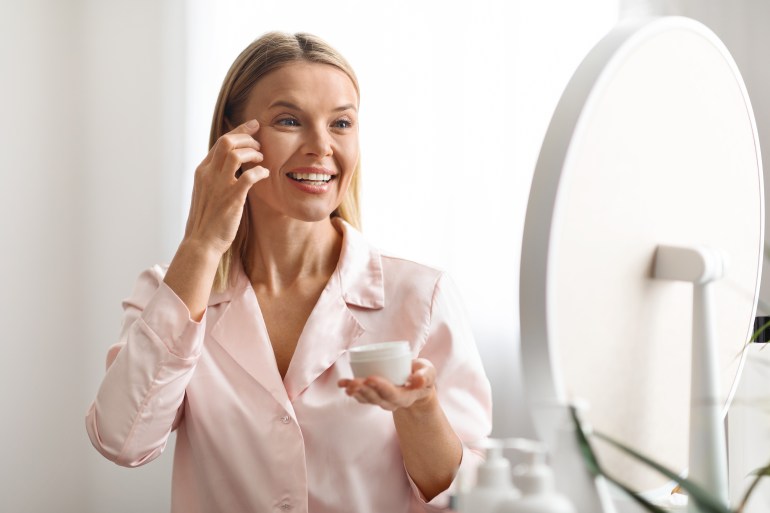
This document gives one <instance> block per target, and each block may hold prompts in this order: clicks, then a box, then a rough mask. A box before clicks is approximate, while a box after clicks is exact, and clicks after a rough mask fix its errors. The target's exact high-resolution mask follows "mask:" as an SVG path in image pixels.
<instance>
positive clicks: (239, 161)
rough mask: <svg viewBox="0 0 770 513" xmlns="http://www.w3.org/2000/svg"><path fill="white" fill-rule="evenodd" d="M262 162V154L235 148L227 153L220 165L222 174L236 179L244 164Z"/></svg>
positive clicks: (253, 150)
mask: <svg viewBox="0 0 770 513" xmlns="http://www.w3.org/2000/svg"><path fill="white" fill-rule="evenodd" d="M263 160H264V157H263V156H262V154H261V153H260V152H258V151H257V150H255V149H254V148H235V149H233V150H230V151H229V152H228V153H227V157H226V158H225V161H224V163H223V164H222V172H223V173H225V174H227V175H228V176H234V177H235V178H237V177H238V176H239V175H238V174H237V173H238V171H239V170H241V168H242V167H243V165H244V164H247V163H250V162H253V163H254V164H259V163H260V162H262V161H263Z"/></svg>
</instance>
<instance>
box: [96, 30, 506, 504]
mask: <svg viewBox="0 0 770 513" xmlns="http://www.w3.org/2000/svg"><path fill="white" fill-rule="evenodd" d="M358 105H359V91H358V84H357V81H356V77H355V75H354V73H353V71H352V69H351V68H350V66H349V64H348V63H347V62H346V61H345V60H344V59H343V58H342V57H341V56H340V55H339V54H338V53H337V52H336V51H334V50H333V49H332V48H330V47H329V46H328V45H327V44H325V43H324V42H323V41H321V40H319V39H318V38H316V37H313V36H310V35H307V34H297V35H295V36H291V35H286V34H280V33H270V34H267V35H265V36H263V37H261V38H260V39H258V40H256V41H255V42H254V43H252V44H251V45H250V46H249V47H248V48H246V49H245V50H244V51H243V52H242V53H241V55H240V56H239V57H238V58H237V59H236V61H235V63H234V64H233V66H232V68H231V69H230V71H229V73H228V75H227V77H226V79H225V82H224V85H223V87H222V90H221V92H220V95H219V99H218V101H217V106H216V109H215V113H214V121H213V124H212V131H211V147H210V151H209V153H208V155H207V156H206V158H205V159H204V160H203V162H202V163H201V164H200V166H199V167H198V169H197V170H196V175H195V185H194V188H193V199H192V204H191V208H190V214H189V218H188V222H187V228H186V231H185V236H184V238H183V240H182V242H181V244H180V245H179V249H178V250H177V252H176V255H175V256H174V258H173V260H172V262H171V264H170V265H169V266H168V267H167V268H162V267H159V266H156V267H154V268H152V269H150V270H149V271H146V272H145V273H144V274H142V275H141V276H140V278H139V281H138V283H137V285H136V288H135V291H134V293H133V294H132V295H131V297H130V298H129V299H127V300H126V301H125V302H124V309H125V316H124V324H123V329H122V334H121V337H120V342H119V343H118V344H117V345H115V346H113V347H112V348H111V349H110V351H109V354H108V364H107V366H108V370H107V373H106V375H105V377H104V381H103V383H102V385H101V387H100V389H99V392H98V394H97V397H96V400H95V401H94V403H93V405H92V407H91V409H90V410H89V412H88V415H87V419H86V421H87V429H88V433H89V436H90V438H91V441H92V443H93V444H94V446H95V447H96V448H97V449H98V450H99V451H100V452H101V453H102V454H104V455H105V456H106V457H107V458H108V459H110V460H112V461H114V462H116V463H118V464H120V465H125V466H137V465H142V464H144V463H146V462H148V461H150V460H152V459H154V458H155V457H157V456H158V455H159V454H160V453H161V452H162V450H163V448H164V447H165V444H166V442H167V439H168V435H169V434H170V432H171V431H172V430H173V429H176V430H177V441H176V450H175V461H174V473H173V485H172V508H171V509H172V511H174V512H184V513H196V512H228V513H234V512H244V513H245V512H249V513H254V512H265V511H274V510H279V511H310V512H313V513H325V512H329V513H331V512H334V513H339V512H346V511H350V512H358V513H365V512H371V513H395V512H412V511H432V510H435V508H445V507H446V505H447V502H448V495H449V493H450V485H451V483H452V482H453V480H454V477H455V476H456V474H457V472H458V468H459V467H460V466H463V467H465V466H473V465H474V464H475V462H476V461H477V456H476V455H475V454H473V453H472V452H470V451H469V450H468V449H466V448H465V445H464V444H465V443H467V442H472V441H475V440H478V439H481V438H483V437H485V436H487V435H488V432H489V430H490V410H491V406H490V391H489V384H488V382H487V380H486V377H485V375H484V372H483V369H482V366H481V363H480V359H479V356H478V353H477V350H476V348H475V346H474V344H473V340H472V335H471V332H470V329H469V327H468V325H467V323H466V321H465V319H464V316H463V312H462V308H461V307H460V305H459V302H458V298H457V294H456V292H455V291H454V289H453V288H452V285H451V283H450V282H449V281H448V279H447V278H446V277H445V276H444V275H443V274H442V273H440V272H439V271H436V270H433V269H431V268H428V267H425V266H422V265H419V264H416V263H413V262H410V261H407V260H403V259H399V258H395V257H391V256H387V255H385V254H382V253H380V252H378V251H377V250H375V249H374V248H372V247H370V246H369V245H368V244H367V243H366V241H365V240H364V239H363V237H362V235H361V234H360V233H359V232H358V231H357V230H356V229H355V228H354V226H356V225H357V224H358V180H359V169H358V168H359V144H358ZM387 340H408V341H409V342H410V344H411V347H412V350H413V354H414V355H416V356H419V357H418V358H416V359H415V360H414V362H413V368H412V371H413V372H412V374H411V376H410V377H409V379H408V381H407V384H406V385H405V386H401V387H397V386H394V385H393V384H391V383H389V382H387V381H386V380H384V379H382V378H379V377H376V376H372V377H369V378H366V379H361V378H357V379H351V376H352V371H351V368H350V363H349V359H348V355H347V353H346V350H347V349H348V348H350V347H354V346H359V345H363V344H367V343H372V342H382V341H387Z"/></svg>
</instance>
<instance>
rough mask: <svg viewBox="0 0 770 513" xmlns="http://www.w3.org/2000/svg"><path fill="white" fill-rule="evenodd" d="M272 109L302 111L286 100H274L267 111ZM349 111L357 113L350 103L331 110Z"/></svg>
mask: <svg viewBox="0 0 770 513" xmlns="http://www.w3.org/2000/svg"><path fill="white" fill-rule="evenodd" d="M274 107H286V108H289V109H293V110H302V109H301V108H300V107H299V106H298V105H296V104H294V103H292V102H289V101H286V100H276V101H274V102H273V103H271V104H270V106H269V107H268V109H272V108H274ZM351 109H352V110H355V111H357V109H356V106H355V105H353V104H352V103H346V104H345V105H340V106H339V107H336V108H334V109H332V110H333V111H334V112H342V111H344V110H351Z"/></svg>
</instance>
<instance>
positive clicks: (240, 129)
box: [227, 119, 259, 134]
mask: <svg viewBox="0 0 770 513" xmlns="http://www.w3.org/2000/svg"><path fill="white" fill-rule="evenodd" d="M257 130H259V121H257V120H256V119H250V120H248V121H246V122H245V123H243V124H240V125H238V126H237V127H235V128H233V129H232V130H230V131H229V132H227V133H228V134H256V133H257Z"/></svg>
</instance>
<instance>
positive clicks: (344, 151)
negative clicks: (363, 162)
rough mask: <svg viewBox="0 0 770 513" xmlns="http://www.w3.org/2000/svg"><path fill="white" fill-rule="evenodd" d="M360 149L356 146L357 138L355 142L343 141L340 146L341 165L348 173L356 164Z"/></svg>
mask: <svg viewBox="0 0 770 513" xmlns="http://www.w3.org/2000/svg"><path fill="white" fill-rule="evenodd" d="M359 151H360V148H359V146H358V138H356V139H355V140H350V141H344V142H343V143H342V144H340V149H339V158H340V161H341V164H342V165H343V166H344V167H345V170H346V171H347V172H348V173H351V172H352V171H353V170H354V169H355V167H356V164H357V163H358V157H359Z"/></svg>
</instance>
